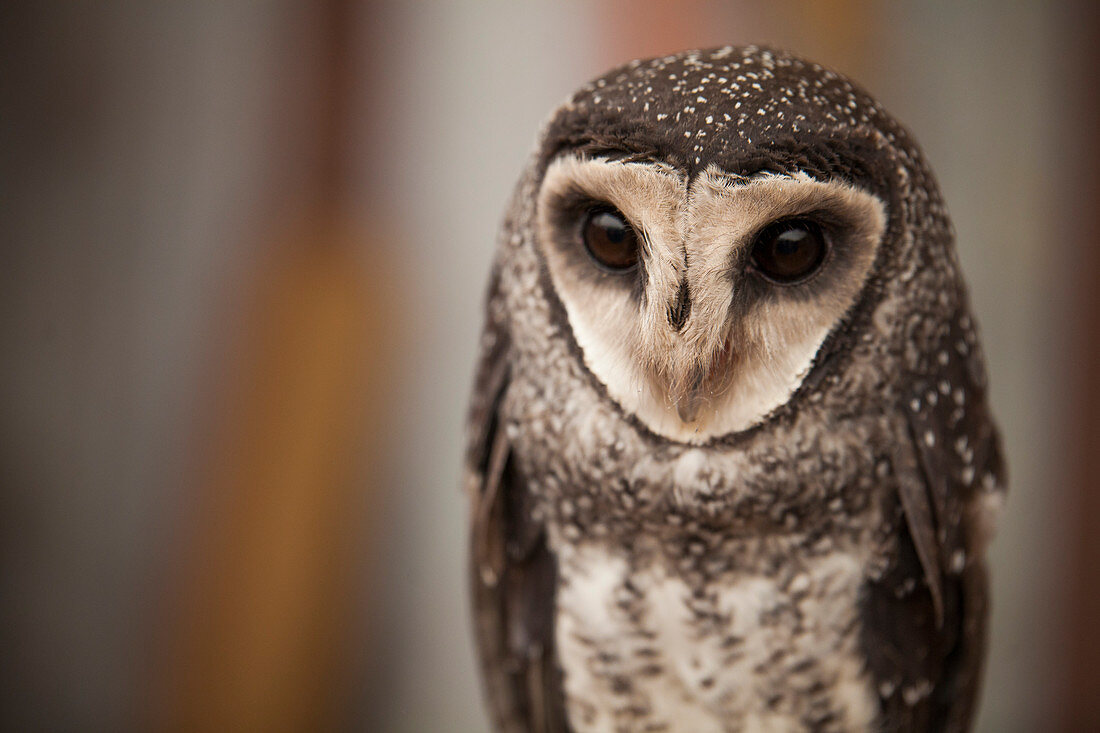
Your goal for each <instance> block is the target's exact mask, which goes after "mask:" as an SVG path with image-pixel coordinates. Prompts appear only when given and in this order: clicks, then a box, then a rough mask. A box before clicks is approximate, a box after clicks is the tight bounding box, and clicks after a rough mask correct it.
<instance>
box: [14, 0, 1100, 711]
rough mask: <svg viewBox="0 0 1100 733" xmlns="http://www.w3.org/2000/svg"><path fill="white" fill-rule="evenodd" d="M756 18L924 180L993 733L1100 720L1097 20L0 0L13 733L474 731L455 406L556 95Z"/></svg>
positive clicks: (597, 6) (901, 11)
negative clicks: (990, 523)
mask: <svg viewBox="0 0 1100 733" xmlns="http://www.w3.org/2000/svg"><path fill="white" fill-rule="evenodd" d="M748 42H763V43H770V44H774V45H778V46H782V47H788V48H791V49H794V50H797V51H799V52H801V53H803V54H805V55H808V56H810V57H812V58H815V59H816V60H819V61H821V62H823V63H826V64H828V65H831V66H833V67H835V68H838V69H839V70H841V71H844V72H846V73H848V74H850V75H852V76H853V77H855V78H856V79H858V80H860V81H861V82H862V83H863V84H864V85H865V86H866V87H867V88H868V89H870V90H871V91H872V93H874V94H875V95H877V96H878V97H879V99H880V100H881V101H882V102H883V103H884V104H885V105H886V107H887V108H888V109H890V110H891V111H893V112H894V113H895V114H896V115H897V116H898V117H899V118H900V119H902V120H903V121H904V122H905V123H906V124H907V125H908V126H909V127H910V128H911V129H912V130H913V131H914V133H915V135H916V137H917V139H918V140H920V141H921V143H922V145H923V147H924V150H925V152H926V154H927V156H928V158H929V159H930V160H931V163H932V166H933V168H934V169H935V170H936V171H937V173H938V175H939V179H940V182H941V184H942V187H943V189H944V193H945V196H946V199H947V201H948V202H949V204H950V206H951V209H952V212H953V216H954V220H955V224H956V227H957V230H958V247H959V252H960V256H961V259H962V261H963V265H964V269H965V271H966V273H967V275H968V277H969V281H970V284H971V289H972V297H973V302H974V308H975V310H976V312H977V315H978V318H979V321H980V323H981V325H982V327H983V333H984V340H985V345H986V349H987V353H988V358H989V366H990V371H991V375H992V399H993V404H994V408H995V411H996V413H997V416H998V417H999V419H1000V422H1001V425H1002V428H1003V432H1004V436H1005V440H1006V445H1007V455H1008V457H1009V462H1010V469H1011V479H1012V482H1011V494H1010V501H1009V503H1008V507H1007V511H1006V513H1005V515H1004V517H1003V521H1002V523H1001V526H1000V533H999V535H998V537H997V539H996V541H995V544H994V545H993V550H992V562H993V578H994V598H993V623H992V649H991V654H990V658H989V667H988V675H987V681H986V689H985V695H984V701H983V706H982V710H981V717H980V720H979V725H978V728H979V730H982V731H1009V732H1011V731H1037V730H1043V731H1056V730H1063V731H1077V730H1097V729H1100V684H1098V677H1100V624H1098V623H1097V620H1098V619H1100V570H1098V568H1100V533H1094V532H1093V531H1092V522H1093V521H1094V519H1095V518H1100V497H1098V495H1097V493H1098V492H1096V491H1094V490H1093V484H1094V481H1093V477H1092V473H1091V470H1090V469H1091V468H1092V465H1093V459H1094V458H1095V456H1096V455H1097V453H1098V452H1100V417H1098V416H1100V386H1098V384H1097V380H1096V378H1095V374H1096V373H1097V371H1100V347H1098V339H1097V331H1098V329H1100V185H1098V183H1097V177H1096V171H1097V170H1100V145H1098V142H1097V130H1100V124H1098V123H1100V115H1098V109H1100V107H1098V99H1100V84H1098V75H1097V73H1096V72H1097V70H1098V69H1100V13H1098V11H1097V8H1096V4H1095V3H1092V2H1088V1H1087V0H1081V1H1080V2H1077V3H1073V2H1069V3H1062V4H1059V3H1053V2H1044V1H1042V0H1018V1H1012V2H1008V1H999V2H994V1H992V0H989V1H985V2H967V3H959V2H953V1H952V0H939V1H937V2H916V1H915V0H914V1H908V0H907V1H904V2H871V1H870V0H829V1H825V2H810V1H808V0H807V1H805V2H795V1H793V0H782V1H779V2H770V3H749V2H721V3H717V2H714V3H712V2H698V1H690V2H675V3H673V2H655V1H653V0H634V1H628V0H601V1H599V2H586V3H581V2H552V3H551V2H542V3H534V2H509V1H507V0H496V1H493V2H488V1H480V0H477V1H475V0H462V1H456V2H442V1H441V2H417V3H409V2H397V0H385V1H374V0H358V1H353V0H320V1H318V2H307V1H306V0H269V1H265V2H260V1H258V0H257V1H248V2H246V1H244V0H241V1H238V2H224V1H223V0H189V1H187V2H168V1H167V0H165V1H164V2H156V3H142V2H98V3H69V2H45V1H43V2H8V3H4V4H3V5H2V6H0V278H2V285H0V303H2V306H0V405H2V409H0V547H2V551H0V654H2V657H3V664H2V667H0V728H3V729H4V730H9V729H10V730H44V731H45V730H48V731H128V730H240V731H261V730H270V731H284V730H285V731H310V730H370V731H437V730H438V731H444V730H446V731H484V730H486V721H485V718H484V715H483V712H482V707H481V701H480V693H479V689H478V682H477V678H476V676H475V666H474V659H473V649H472V643H471V638H470V619H469V612H468V608H467V598H466V593H465V586H466V577H465V565H464V563H465V539H464V536H465V513H466V508H465V502H464V497H463V495H462V494H461V492H460V488H459V470H460V463H461V445H462V437H461V432H462V421H463V412H464V409H465V403H466V399H467V395H468V389H469V386H470V383H471V379H472V370H473V365H474V362H473V360H474V347H475V344H476V340H477V335H478V331H479V328H480V323H481V310H480V305H481V298H482V291H483V287H484V283H485V279H486V275H487V271H488V266H489V260H490V256H491V253H492V250H493V246H494V237H495V231H496V228H497V226H498V223H499V221H500V217H501V214H502V212H503V209H504V206H505V203H506V200H507V198H508V196H509V193H510V189H511V186H512V185H513V183H514V181H515V180H516V178H517V176H518V174H519V172H520V170H521V168H522V166H523V165H524V162H525V160H526V156H527V154H528V152H529V151H530V150H531V147H532V145H533V143H534V139H535V134H536V132H537V130H538V128H539V125H540V123H541V121H542V120H543V119H544V118H545V117H546V115H547V114H548V113H549V112H550V110H551V109H552V108H553V107H554V106H555V105H556V104H557V103H558V102H560V101H561V100H562V99H564V98H565V97H566V95H567V94H568V93H569V92H570V91H571V90H572V89H573V88H575V87H576V86H578V85H579V84H581V83H582V82H584V81H585V80H587V79H588V78H590V77H592V76H594V75H596V74H598V73H600V72H602V71H603V70H605V69H606V68H608V67H610V66H612V65H614V64H617V63H619V62H622V61H625V60H628V59H630V58H632V57H637V56H647V55H655V54H663V53H667V52H672V51H676V50H680V49H683V48H688V47H701V46H708V45H721V44H725V43H748Z"/></svg>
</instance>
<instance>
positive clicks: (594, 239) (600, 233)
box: [581, 209, 638, 272]
mask: <svg viewBox="0 0 1100 733" xmlns="http://www.w3.org/2000/svg"><path fill="white" fill-rule="evenodd" d="M581 236H582V237H583V238H584V248H585V250H586V251H587V252H588V256H589V257H591V258H592V259H593V260H595V261H596V264H597V265H599V266H600V267H602V268H604V269H606V270H612V271H615V272H623V271H625V270H629V269H630V268H632V267H634V266H635V265H636V264H638V235H637V233H635V231H634V228H633V227H632V226H630V223H629V222H628V221H627V220H626V217H624V216H623V215H622V214H620V213H619V212H618V211H615V210H614V209H596V210H595V211H592V212H590V213H589V214H588V217H587V218H586V219H585V221H584V226H583V227H582V229H581Z"/></svg>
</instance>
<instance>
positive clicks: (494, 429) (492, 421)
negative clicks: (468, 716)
mask: <svg viewBox="0 0 1100 733" xmlns="http://www.w3.org/2000/svg"><path fill="white" fill-rule="evenodd" d="M496 280H497V278H496V276H494V278H493V281H492V283H491V285H490V298H489V300H490V308H489V318H488V320H487V325H486V329H485V333H484V335H483V345H482V355H481V361H480V364H479V365H478V371H477V377H476V379H475V384H474V396H473V400H472V403H471V407H470V413H469V421H468V430H469V436H470V440H469V445H468V447H467V455H466V477H467V487H468V492H469V494H470V499H471V507H472V516H471V524H472V531H471V537H470V540H471V548H470V560H471V568H470V581H471V588H472V596H473V602H474V624H475V629H476V641H477V645H478V653H479V656H480V659H481V665H482V671H483V679H484V682H485V690H486V694H487V696H488V700H489V705H490V709H491V712H492V716H493V720H494V723H495V725H496V727H497V728H498V729H499V730H501V731H516V732H517V733H518V732H520V731H522V732H524V733H528V732H530V733H558V732H559V731H565V730H567V724H566V718H565V709H564V698H563V694H562V682H561V672H560V667H559V665H558V663H557V656H556V653H555V646H554V609H555V593H556V586H557V565H556V562H555V560H554V556H553V555H552V554H551V553H550V551H549V549H548V548H547V545H546V533H545V530H544V528H543V526H542V525H541V524H540V523H538V522H536V521H535V520H534V519H533V518H532V516H531V509H532V502H533V497H532V495H531V492H530V490H529V488H528V486H527V484H526V482H525V481H524V479H523V476H522V475H521V473H520V471H519V470H518V468H517V466H516V462H515V460H514V457H513V454H512V448H511V446H510V445H509V442H508V438H507V436H506V435H505V431H504V429H503V428H502V426H501V425H500V420H499V409H500V404H501V402H502V400H503V397H504V395H505V393H506V391H507V388H508V383H509V369H510V363H511V360H510V355H509V349H510V344H509V342H508V338H507V333H506V331H505V330H504V328H503V327H502V326H501V324H500V323H499V321H498V320H495V319H494V317H493V311H494V308H493V307H492V303H493V299H494V298H495V297H496V295H495V293H496Z"/></svg>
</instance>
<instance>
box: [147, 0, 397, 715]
mask: <svg viewBox="0 0 1100 733" xmlns="http://www.w3.org/2000/svg"><path fill="white" fill-rule="evenodd" d="M355 5H357V4H356V3H353V2H351V1H350V0H325V2H322V3H317V4H315V5H312V6H307V5H305V4H303V5H302V7H303V9H305V8H309V10H308V13H307V14H308V15H309V16H310V18H311V20H312V21H315V22H313V23H311V24H309V26H308V27H306V28H305V32H304V33H301V34H300V35H301V36H302V37H299V38H297V39H296V40H297V43H296V44H295V47H293V48H290V49H288V51H289V52H291V53H301V52H303V50H304V52H305V53H306V54H311V53H312V54H313V55H314V56H315V58H310V57H309V56H306V57H305V59H306V61H305V67H306V68H310V67H311V66H312V67H313V68H316V69H317V73H316V78H314V79H312V83H311V84H309V85H307V86H306V91H305V93H304V98H303V99H300V100H297V104H298V105H305V106H309V108H310V109H311V111H312V114H311V115H310V118H311V119H312V120H313V125H312V129H311V137H310V138H309V139H305V140H300V141H295V143H296V144H301V145H302V146H304V147H305V149H307V150H310V151H315V152H313V153H312V157H311V159H310V161H309V164H308V165H307V166H306V169H307V171H308V173H307V174H306V175H305V178H304V180H300V181H299V180H291V181H278V182H276V185H277V186H279V185H281V188H279V189H278V190H279V191H280V192H283V191H285V192H289V195H286V194H285V193H283V194H281V197H284V198H286V199H287V201H286V202H281V203H283V204H284V205H282V206H280V207H279V208H277V209H275V210H274V211H273V212H272V215H271V217H270V219H269V221H268V222H267V223H266V224H265V227H266V229H267V231H266V232H263V233H261V235H260V237H261V247H260V262H261V265H260V267H259V268H257V272H258V273H259V274H258V277H257V281H256V282H255V283H249V284H248V287H245V288H244V289H243V292H242V300H243V301H244V303H245V309H246V311H247V314H248V315H247V316H246V318H245V320H244V331H243V333H242V335H241V337H240V339H239V343H237V344H235V345H234V349H233V352H234V353H233V354H232V355H231V356H230V360H231V362H232V364H233V365H234V367H233V368H232V369H231V374H230V376H229V378H228V380H227V382H226V384H224V385H222V388H221V392H222V394H223V395H224V399H223V400H222V401H221V402H219V403H217V404H215V405H214V411H215V416H214V419H213V423H214V426H215V427H214V432H213V434H212V435H211V436H210V438H209V440H208V441H204V443H205V446H206V451H205V455H206V456H207V459H206V464H207V465H205V466H204V467H203V468H202V470H203V477H202V478H201V479H200V481H199V484H198V486H197V487H196V489H197V496H198V500H199V505H200V506H199V510H198V513H197V517H196V520H195V527H194V531H193V535H192V537H191V542H190V548H189V549H187V550H185V555H187V557H188V558H189V560H188V561H187V570H186V572H185V578H184V580H183V587H182V588H181V589H180V590H179V597H180V601H179V603H178V605H177V606H176V607H175V608H173V609H172V611H171V613H170V614H169V615H170V618H169V619H168V620H167V623H168V626H169V628H168V631H167V636H168V638H169V641H168V643H167V647H168V651H167V653H166V660H165V664H164V665H163V667H162V669H161V671H162V675H163V678H162V679H160V680H158V681H157V682H156V685H155V686H156V687H157V688H158V689H157V690H156V695H155V697H154V706H155V707H156V709H154V710H153V713H152V717H153V720H154V723H155V725H156V727H158V728H161V729H163V730H167V731H206V730H209V731H244V732H248V731H256V732H259V731H273V732H279V731H287V732H290V731H321V730H332V729H334V728H338V727H341V723H346V721H341V718H342V716H343V715H344V711H345V710H346V703H347V700H346V695H347V694H348V692H349V691H350V689H349V688H350V687H351V685H350V684H349V672H350V671H351V669H352V668H353V667H354V666H355V664H356V663H358V662H360V661H361V660H359V659H357V657H359V656H360V655H361V653H362V651H361V645H362V641H363V637H364V634H362V633H360V632H359V631H358V628H357V627H358V624H359V623H360V620H359V619H357V618H356V617H355V614H356V612H357V611H359V610H360V608H359V606H360V605H361V603H362V598H361V589H362V588H363V582H362V580H361V579H360V578H359V577H357V575H358V574H359V572H360V571H363V570H365V569H367V566H368V565H369V563H368V561H366V560H364V559H363V558H362V557H361V554H360V553H362V552H363V551H364V549H365V548H368V547H369V546H370V543H368V542H364V541H363V537H362V534H363V531H364V529H365V525H366V524H368V521H367V518H369V517H372V516H374V515H376V514H377V508H378V502H379V501H380V500H381V494H382V488H383V487H382V486H381V485H380V483H379V479H378V477H379V476H380V475H382V472H381V471H380V470H378V466H377V464H378V463H379V462H380V461H381V459H382V456H381V451H380V449H379V446H380V444H381V442H382V439H381V432H382V430H383V428H384V427H385V415H386V413H387V411H386V408H385V407H384V403H385V401H386V397H387V395H388V393H389V391H390V390H389V380H390V378H391V377H392V376H393V374H392V372H391V370H390V369H389V366H390V364H391V358H392V354H393V352H394V348H393V344H392V343H391V342H390V334H391V333H394V331H393V330H390V329H389V328H387V326H392V325H393V324H394V320H395V319H393V318H392V316H393V313H392V306H391V304H392V303H393V302H394V301H393V300H392V299H390V298H389V297H387V296H386V293H387V292H388V291H389V283H388V279H387V278H388V274H389V272H390V268H389V267H388V266H387V265H386V263H384V262H383V261H382V258H383V254H382V250H383V248H382V247H377V246H372V245H376V244H378V243H377V242H373V241H371V240H370V238H369V237H368V236H367V235H366V232H368V231H369V230H368V229H367V228H366V227H365V226H357V225H356V224H354V223H351V222H349V221H347V220H346V219H345V214H344V207H343V206H342V203H343V202H342V196H343V195H344V193H345V191H344V189H345V187H346V180H345V179H346V169H347V165H346V161H345V159H344V156H345V155H346V154H347V151H348V149H349V146H348V144H347V143H348V141H347V140H346V139H345V138H346V135H347V131H348V120H347V119H346V118H347V115H348V113H349V110H350V108H351V105H350V103H349V97H350V95H351V90H352V85H353V83H354V80H353V79H352V78H351V72H350V69H349V59H350V56H351V48H352V45H353V43H354V41H355V39H354V38H352V34H353V33H354V29H355V28H356V25H355V23H354V22H352V21H353V17H354V16H355V12H354V11H355V10H356V8H355V7H354V6H355ZM359 5H361V4H359ZM305 36H312V37H309V38H307V37H305ZM300 212H304V214H302V213H300Z"/></svg>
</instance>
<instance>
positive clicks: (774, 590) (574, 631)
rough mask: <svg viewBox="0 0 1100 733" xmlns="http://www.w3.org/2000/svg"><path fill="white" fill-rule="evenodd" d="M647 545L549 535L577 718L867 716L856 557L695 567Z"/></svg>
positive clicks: (784, 720) (853, 722)
mask: <svg viewBox="0 0 1100 733" xmlns="http://www.w3.org/2000/svg"><path fill="white" fill-rule="evenodd" d="M761 542H762V540H759V539H758V540H754V541H753V543H754V544H757V545H759V544H760V543H761ZM776 542H778V543H780V544H782V542H783V541H782V540H776ZM642 544H644V543H642ZM743 549H744V550H745V551H746V552H748V553H753V552H759V551H761V549H762V548H760V547H759V546H758V547H745V548H743ZM773 549H777V548H773ZM654 550H655V548H639V549H638V551H636V552H629V551H627V552H622V551H618V552H616V551H613V550H612V549H611V548H610V547H607V546H604V545H601V544H599V543H575V544H569V543H563V544H561V545H560V550H559V554H558V559H559V571H560V583H561V585H560V589H559V596H558V602H557V611H558V615H557V619H558V620H557V628H556V634H557V645H558V652H559V657H560V663H561V666H562V669H563V672H564V688H565V700H566V707H567V710H568V714H569V717H570V720H571V722H572V724H573V727H574V728H575V729H576V730H578V731H611V730H631V731H635V730H639V731H640V730H646V731H695V732H697V733H708V732H710V731H715V732H720V731H729V730H738V731H741V730H743V731H789V730H818V731H825V730H838V731H842V730H860V729H863V730H865V729H868V728H869V727H870V726H871V724H872V721H873V720H874V719H875V716H876V714H877V703H876V698H875V695H874V693H873V688H872V684H871V682H870V680H869V678H868V676H867V674H866V672H865V669H864V666H865V665H864V663H863V659H862V657H861V655H860V652H859V619H858V608H859V604H858V595H859V591H860V585H861V583H862V580H863V576H864V565H865V560H864V558H863V557H861V556H859V555H858V554H855V553H854V552H846V551H837V552H832V553H829V554H825V555H822V556H819V557H816V558H812V559H810V560H808V561H807V562H806V563H804V564H803V566H802V567H801V569H800V571H799V572H798V573H797V574H793V575H792V574H790V573H785V574H784V573H779V574H767V573H760V574H757V573H745V574H741V573H736V572H730V573H724V574H722V575H720V576H718V577H712V578H707V577H705V575H704V574H702V573H700V572H697V571H696V570H694V569H693V568H694V564H693V563H692V562H691V560H690V558H688V559H686V560H684V561H682V562H679V563H677V561H676V560H675V558H673V557H669V556H667V554H665V553H662V552H660V551H659V550H656V551H654ZM689 552H690V549H689Z"/></svg>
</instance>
